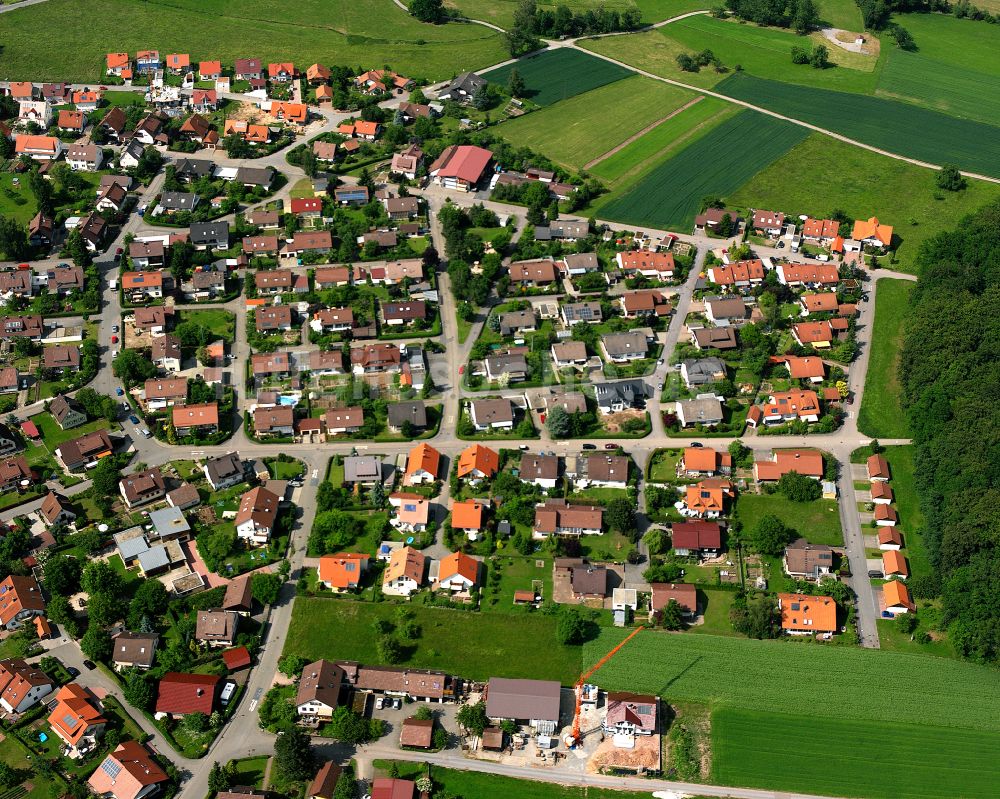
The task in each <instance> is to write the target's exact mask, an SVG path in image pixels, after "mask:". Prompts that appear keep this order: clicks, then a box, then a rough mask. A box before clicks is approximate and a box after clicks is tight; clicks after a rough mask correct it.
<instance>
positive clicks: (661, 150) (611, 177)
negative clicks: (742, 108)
mask: <svg viewBox="0 0 1000 799" xmlns="http://www.w3.org/2000/svg"><path fill="white" fill-rule="evenodd" d="M735 113H736V108H735V107H734V106H733V105H731V104H729V103H727V102H725V101H723V100H716V99H715V98H713V97H702V99H701V100H699V101H698V102H697V103H695V104H694V105H689V106H687V107H685V108H683V110H681V111H680V112H675V115H674V116H672V117H670V119H668V120H666V121H665V122H663V123H661V124H659V125H657V126H656V127H655V128H653V129H652V130H650V131H649V132H647V133H644V134H643V135H642V136H640V137H639V138H638V139H636V140H635V141H633V142H630V143H628V144H626V145H625V146H624V147H622V148H621V149H620V150H618V151H617V152H615V153H612V154H611V155H609V156H608V157H607V158H604V159H602V160H600V161H598V162H597V163H596V164H593V165H592V166H591V167H590V168H589V170H588V171H589V172H590V173H591V174H592V175H595V176H596V177H598V178H600V179H601V180H604V181H618V180H620V179H622V178H628V177H630V176H632V175H639V174H641V173H642V172H643V171H644V170H645V169H648V168H649V166H650V165H651V164H653V163H655V162H656V161H658V160H661V159H663V158H665V157H666V156H667V154H668V153H670V152H673V151H676V150H678V149H679V148H681V147H684V146H687V145H688V144H690V143H691V142H693V141H695V140H696V139H698V138H701V137H702V136H704V135H706V134H707V133H708V132H709V131H711V130H712V128H714V127H715V126H716V125H718V124H719V123H721V122H722V121H723V120H725V119H727V118H728V117H730V116H732V115H733V114H735Z"/></svg>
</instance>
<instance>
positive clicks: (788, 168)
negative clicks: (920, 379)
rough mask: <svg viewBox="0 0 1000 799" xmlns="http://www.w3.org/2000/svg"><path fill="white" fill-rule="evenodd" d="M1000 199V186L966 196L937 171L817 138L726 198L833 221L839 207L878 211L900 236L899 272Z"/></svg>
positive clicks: (971, 188) (978, 185)
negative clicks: (946, 186)
mask: <svg viewBox="0 0 1000 799" xmlns="http://www.w3.org/2000/svg"><path fill="white" fill-rule="evenodd" d="M797 175H799V176H801V175H805V176H807V177H808V179H807V180H799V179H796V178H795V177H794V176H797ZM815 186H822V187H823V191H822V192H820V193H817V192H816V191H815V188H814V187H815ZM998 197H1000V186H996V185H994V184H992V183H986V182H983V181H976V180H972V181H969V185H968V187H967V188H966V189H964V190H963V191H959V192H949V191H945V192H942V191H939V190H938V189H937V186H936V185H935V182H934V172H932V171H931V170H928V169H924V168H922V167H919V166H914V165H912V164H907V163H906V162H904V161H899V160H896V159H894V158H886V157H884V156H880V155H878V154H877V153H873V152H869V151H868V150H863V149H861V148H860V147H854V146H852V145H850V144H845V143H844V142H839V141H836V140H835V139H831V138H830V137H829V136H824V135H822V134H819V133H814V134H811V135H810V136H809V137H808V138H806V140H805V141H803V142H802V143H801V144H799V145H798V146H796V147H794V148H792V150H791V151H790V152H789V153H788V154H787V155H785V156H784V157H783V158H779V159H778V160H777V161H775V162H774V163H772V164H771V165H770V166H769V167H767V168H766V169H764V170H763V171H761V172H759V173H757V174H756V175H754V176H753V177H752V178H750V179H749V180H748V181H747V182H746V183H744V184H743V185H742V186H741V187H739V188H737V189H735V190H734V191H732V192H731V193H730V194H728V195H727V196H726V198H725V199H726V200H727V202H728V203H730V204H731V205H734V206H737V207H740V208H781V209H782V210H783V211H785V213H787V214H789V215H797V214H809V215H811V216H825V215H827V214H829V213H830V212H831V211H832V210H834V209H835V208H840V209H842V210H843V211H844V212H845V213H847V214H848V215H849V216H852V217H854V218H856V219H867V218H868V217H870V216H872V215H873V214H874V215H876V216H878V217H879V219H880V220H881V221H883V222H885V223H886V224H889V225H892V226H893V227H894V234H895V235H894V236H893V238H894V239H895V238H896V237H898V238H899V239H900V243H899V246H898V250H897V257H898V259H899V262H898V263H896V264H893V266H892V268H893V269H899V270H901V271H904V272H912V271H914V270H913V262H914V260H915V258H916V254H917V250H919V248H920V244H921V243H922V242H924V241H926V240H927V239H929V238H931V237H932V236H934V235H936V234H938V233H940V232H942V231H944V230H950V229H952V228H954V227H955V225H956V224H957V223H958V221H959V220H960V219H962V217H964V216H966V215H967V214H970V213H972V212H973V211H974V210H976V209H977V208H979V207H981V206H983V205H986V204H987V203H988V202H990V201H992V200H995V199H996V198H998Z"/></svg>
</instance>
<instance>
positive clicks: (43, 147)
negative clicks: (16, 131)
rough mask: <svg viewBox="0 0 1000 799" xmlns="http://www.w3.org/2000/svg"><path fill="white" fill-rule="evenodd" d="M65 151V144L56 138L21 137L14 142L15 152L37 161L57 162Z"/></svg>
mask: <svg viewBox="0 0 1000 799" xmlns="http://www.w3.org/2000/svg"><path fill="white" fill-rule="evenodd" d="M63 149H64V148H63V143H62V142H61V141H59V139H57V138H56V137H55V136H28V135H20V136H18V137H17V138H16V139H15V140H14V152H15V153H16V154H17V155H27V156H28V157H30V158H33V159H34V160H35V161H55V160H57V159H58V158H59V156H60V155H62V152H63Z"/></svg>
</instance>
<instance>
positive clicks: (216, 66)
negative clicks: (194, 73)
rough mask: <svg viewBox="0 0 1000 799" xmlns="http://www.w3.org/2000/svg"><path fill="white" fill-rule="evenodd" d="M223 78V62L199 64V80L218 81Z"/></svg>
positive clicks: (202, 62)
mask: <svg viewBox="0 0 1000 799" xmlns="http://www.w3.org/2000/svg"><path fill="white" fill-rule="evenodd" d="M221 77H222V62H221V61H201V62H199V63H198V80H217V79H218V78H221Z"/></svg>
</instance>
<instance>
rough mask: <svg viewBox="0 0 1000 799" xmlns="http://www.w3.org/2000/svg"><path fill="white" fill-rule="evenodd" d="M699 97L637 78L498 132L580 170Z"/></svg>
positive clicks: (521, 119)
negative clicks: (597, 110) (597, 112)
mask: <svg viewBox="0 0 1000 799" xmlns="http://www.w3.org/2000/svg"><path fill="white" fill-rule="evenodd" d="M696 97H697V95H695V94H693V93H692V92H689V91H685V90H684V89H678V88H676V87H674V86H670V85H668V84H666V83H661V82H660V81H656V80H652V79H651V78H643V77H640V76H639V75H635V76H633V77H631V78H626V79H624V80H620V81H615V82H614V83H610V84H608V85H606V86H601V87H600V88H598V89H593V90H591V91H589V92H585V93H584V94H578V95H576V97H571V98H570V99H569V100H565V101H563V102H560V103H556V104H555V105H551V106H548V107H547V108H543V109H542V110H540V111H535V112H534V113H531V114H526V115H524V116H522V117H518V118H516V119H513V120H511V121H509V122H505V123H503V125H501V126H500V128H499V133H500V135H501V136H503V137H504V138H506V139H507V140H508V141H510V142H512V143H515V144H517V145H521V146H527V147H530V148H531V149H533V150H535V151H536V152H540V153H544V154H545V155H546V156H548V157H549V158H551V159H552V160H553V161H557V162H558V163H560V164H563V165H564V166H567V167H569V168H571V169H577V170H579V169H583V168H585V167H587V165H588V164H590V162H591V161H593V160H595V159H597V158H600V157H601V156H603V155H605V154H606V153H607V152H608V151H609V150H611V149H613V148H614V147H617V146H618V145H620V144H622V143H623V142H625V141H626V140H627V139H628V138H629V137H631V136H635V135H636V134H638V133H640V132H641V131H642V130H644V129H645V128H647V127H649V126H650V125H652V124H654V123H655V122H656V121H657V120H660V119H663V118H664V117H666V116H668V115H670V114H671V113H673V112H674V111H676V110H677V109H678V108H680V107H681V106H683V105H684V104H685V103H689V102H691V101H692V100H694V99H696ZM595 108H600V109H602V113H600V114H595V113H594V109H595Z"/></svg>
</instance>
